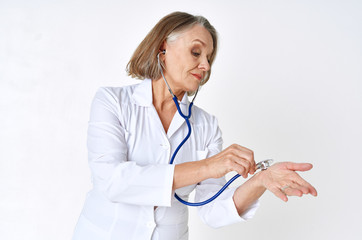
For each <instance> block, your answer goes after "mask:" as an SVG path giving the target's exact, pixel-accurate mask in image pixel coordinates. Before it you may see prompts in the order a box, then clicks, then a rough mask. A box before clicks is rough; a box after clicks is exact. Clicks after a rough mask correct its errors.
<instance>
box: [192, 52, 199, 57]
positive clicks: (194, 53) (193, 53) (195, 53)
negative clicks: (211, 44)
mask: <svg viewBox="0 0 362 240" xmlns="http://www.w3.org/2000/svg"><path fill="white" fill-rule="evenodd" d="M192 55H194V56H195V57H198V56H200V53H198V52H192Z"/></svg>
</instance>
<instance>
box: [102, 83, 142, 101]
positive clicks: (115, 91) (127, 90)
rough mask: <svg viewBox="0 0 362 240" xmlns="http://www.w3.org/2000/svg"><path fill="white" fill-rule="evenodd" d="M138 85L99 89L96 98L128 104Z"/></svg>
mask: <svg viewBox="0 0 362 240" xmlns="http://www.w3.org/2000/svg"><path fill="white" fill-rule="evenodd" d="M138 84H139V83H137V84H132V85H126V86H122V87H111V86H102V87H99V88H98V89H97V91H96V94H95V98H97V99H100V100H105V101H111V102H117V103H122V104H128V103H130V99H131V96H132V94H133V92H134V89H135V87H136V86H137V85H138Z"/></svg>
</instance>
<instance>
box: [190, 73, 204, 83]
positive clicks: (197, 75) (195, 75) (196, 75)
mask: <svg viewBox="0 0 362 240" xmlns="http://www.w3.org/2000/svg"><path fill="white" fill-rule="evenodd" d="M191 74H192V76H194V77H195V78H197V80H199V81H201V77H202V76H201V74H194V73H191Z"/></svg>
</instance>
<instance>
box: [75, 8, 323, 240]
mask: <svg viewBox="0 0 362 240" xmlns="http://www.w3.org/2000/svg"><path fill="white" fill-rule="evenodd" d="M216 50H217V34H216V31H215V29H214V27H213V26H212V25H210V23H209V22H208V21H207V20H206V19H205V18H203V17H200V16H192V15H190V14H187V13H182V12H175V13H171V14H169V15H167V16H165V17H164V18H162V19H161V20H160V21H159V22H158V23H157V25H156V26H155V27H154V28H153V29H152V30H151V32H150V33H149V34H148V35H147V36H146V38H145V39H144V40H143V41H142V43H141V44H140V45H139V46H138V48H137V49H136V51H135V53H134V55H133V56H132V58H131V60H130V62H129V64H128V72H129V75H131V76H132V77H136V78H139V79H144V81H143V82H142V83H140V84H136V85H132V86H126V87H113V88H112V87H107V88H100V89H99V90H98V92H97V93H96V96H95V98H94V100H93V103H92V107H91V115H90V121H89V128H88V151H89V165H90V168H91V171H92V180H93V186H94V187H93V189H92V190H91V191H90V192H89V193H88V195H87V199H86V202H85V205H84V208H83V211H82V214H81V216H80V218H79V221H78V224H77V226H76V229H75V232H74V236H73V239H74V240H77V239H84V240H92V239H97V240H101V239H102V240H104V239H117V240H119V239H125V240H131V239H153V240H156V239H159V240H162V239H164V240H170V239H188V227H187V220H188V210H187V207H186V206H185V205H183V204H182V203H180V202H179V201H178V200H176V199H175V198H174V197H173V192H176V193H177V195H178V196H180V197H181V198H182V199H187V198H188V195H189V193H190V192H191V191H193V190H194V189H195V190H196V197H195V201H197V202H198V201H203V200H205V199H208V198H209V197H211V196H213V195H214V194H215V193H216V192H217V191H218V190H219V189H220V188H221V187H222V186H223V185H224V184H225V178H224V176H225V174H227V173H228V172H230V171H236V172H238V173H239V174H240V175H241V176H243V177H244V178H247V177H248V176H249V174H250V175H253V174H254V173H255V171H256V164H255V161H254V156H253V152H252V151H251V150H249V149H247V148H245V147H242V146H240V145H237V144H233V145H231V146H229V147H228V148H226V149H224V150H222V137H221V131H220V129H219V128H218V124H217V120H216V118H215V117H213V116H212V115H210V114H208V113H207V112H205V111H203V110H202V109H200V108H198V107H196V106H193V107H192V116H191V117H190V119H189V120H190V126H191V128H192V134H191V135H190V138H189V139H188V140H187V141H186V143H185V144H184V145H183V146H182V148H181V149H180V151H179V152H178V154H177V155H176V157H175V159H174V162H173V164H169V162H170V158H171V155H172V153H173V152H174V151H175V149H176V148H177V146H178V145H179V143H180V142H181V141H182V140H183V139H184V138H185V136H186V135H187V134H188V126H187V124H186V123H185V120H184V118H182V117H181V115H180V114H178V113H177V106H176V104H175V103H177V104H178V105H179V107H180V110H181V111H182V112H183V113H187V112H188V108H189V105H190V102H189V101H188V97H187V96H188V95H193V94H195V93H197V90H198V88H199V86H200V85H203V84H205V83H206V82H207V80H208V79H209V77H210V73H211V65H212V63H213V61H214V59H215V55H216ZM161 66H162V67H161ZM168 85H169V87H170V90H169V88H168ZM170 92H172V93H171V94H170ZM172 94H174V95H175V97H177V100H178V101H177V100H176V102H174V101H173V99H172ZM311 168H312V165H311V164H307V163H304V164H300V163H290V162H285V163H277V164H274V165H272V166H271V167H269V169H268V170H266V171H262V172H258V173H256V174H255V175H253V176H252V177H251V178H250V179H249V180H248V181H246V182H245V183H244V184H243V185H241V186H239V187H237V188H229V189H227V190H226V191H225V192H223V193H222V194H221V195H220V196H219V197H218V198H217V199H216V200H214V201H212V202H211V203H209V204H206V205H204V206H201V207H199V215H200V217H201V218H202V220H203V221H204V222H205V223H207V224H208V225H210V226H211V227H221V226H225V225H229V224H232V223H236V222H241V221H245V220H247V219H249V218H251V217H252V216H253V215H254V213H255V211H256V208H257V207H258V199H259V197H260V196H261V195H262V194H263V193H264V192H265V191H266V189H268V190H270V191H272V192H273V193H274V194H275V195H276V196H277V197H279V198H281V199H282V200H283V201H287V196H302V195H303V194H312V195H314V196H316V195H317V192H316V190H315V189H314V187H313V186H311V185H310V184H309V183H308V182H306V181H305V180H303V179H302V178H301V177H300V176H299V175H298V174H297V173H295V171H307V170H310V169H311Z"/></svg>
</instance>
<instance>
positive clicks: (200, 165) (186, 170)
mask: <svg viewBox="0 0 362 240" xmlns="http://www.w3.org/2000/svg"><path fill="white" fill-rule="evenodd" d="M210 177H211V175H210V173H209V171H208V170H207V164H206V159H204V160H200V161H195V162H186V163H181V164H177V165H175V170H174V177H173V185H172V190H175V189H178V188H182V187H185V186H189V185H192V184H197V183H199V182H202V181H203V180H205V179H208V178H210Z"/></svg>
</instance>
